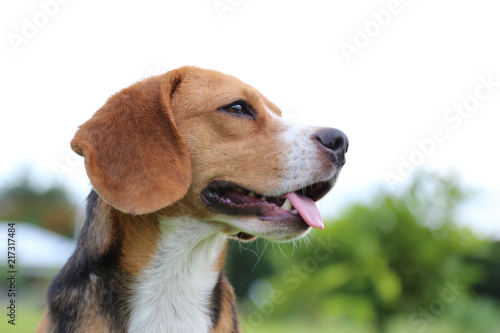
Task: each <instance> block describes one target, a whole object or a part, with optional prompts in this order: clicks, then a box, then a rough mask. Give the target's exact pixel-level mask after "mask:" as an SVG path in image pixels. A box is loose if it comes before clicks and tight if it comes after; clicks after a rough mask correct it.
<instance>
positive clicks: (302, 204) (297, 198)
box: [286, 192, 324, 230]
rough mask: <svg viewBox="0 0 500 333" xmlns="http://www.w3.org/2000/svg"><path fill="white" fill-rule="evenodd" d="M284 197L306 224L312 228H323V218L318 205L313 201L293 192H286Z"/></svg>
mask: <svg viewBox="0 0 500 333" xmlns="http://www.w3.org/2000/svg"><path fill="white" fill-rule="evenodd" d="M286 197H287V198H288V200H290V202H291V203H292V206H293V207H294V208H295V209H296V210H297V212H299V214H300V216H302V218H303V219H304V221H306V223H307V224H309V225H310V226H311V227H313V228H320V229H321V230H323V228H324V225H323V219H321V215H320V214H319V210H318V207H316V204H315V203H314V201H312V200H311V199H309V198H308V197H305V196H303V195H299V194H297V193H294V192H290V193H287V194H286Z"/></svg>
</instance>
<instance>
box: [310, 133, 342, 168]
mask: <svg viewBox="0 0 500 333" xmlns="http://www.w3.org/2000/svg"><path fill="white" fill-rule="evenodd" d="M316 139H317V140H318V141H319V142H320V143H321V144H322V145H323V146H324V147H326V148H327V149H328V150H330V154H331V159H332V161H333V162H334V163H337V165H340V166H343V165H344V164H345V153H347V149H348V148H349V139H348V138H347V135H345V134H344V132H342V131H340V130H338V129H336V128H327V129H324V130H321V131H320V132H319V133H317V134H316Z"/></svg>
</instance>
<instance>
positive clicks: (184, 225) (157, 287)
mask: <svg viewBox="0 0 500 333" xmlns="http://www.w3.org/2000/svg"><path fill="white" fill-rule="evenodd" d="M219 229H220V228H218V227H217V226H215V225H212V224H209V223H206V222H201V221H197V220H190V219H187V218H176V219H167V218H161V219H160V236H159V239H158V244H157V249H156V251H155V253H154V255H153V257H152V259H151V261H150V262H149V264H148V265H147V267H146V269H144V271H143V273H142V274H141V275H140V276H138V277H137V284H136V285H134V286H133V287H132V290H133V291H132V297H131V299H130V306H131V317H130V324H129V331H130V332H139V331H141V332H208V331H209V330H210V328H211V327H212V326H213V325H214V324H215V322H214V320H213V318H212V317H213V316H212V313H211V312H212V303H213V301H214V296H213V293H214V289H215V287H216V285H217V282H218V281H219V275H220V271H221V268H222V267H221V266H222V264H221V262H223V257H222V255H221V254H224V253H225V246H226V243H227V236H226V235H224V234H223V233H222V232H221V230H219Z"/></svg>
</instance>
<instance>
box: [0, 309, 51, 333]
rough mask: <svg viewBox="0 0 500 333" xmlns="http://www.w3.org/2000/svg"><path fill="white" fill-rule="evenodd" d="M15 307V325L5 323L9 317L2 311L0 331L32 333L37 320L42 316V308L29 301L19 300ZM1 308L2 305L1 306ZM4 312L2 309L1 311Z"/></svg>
mask: <svg viewBox="0 0 500 333" xmlns="http://www.w3.org/2000/svg"><path fill="white" fill-rule="evenodd" d="M19 304H20V305H19V306H18V307H17V309H16V321H15V323H16V324H15V325H11V324H9V323H7V320H9V318H8V317H7V316H6V315H5V313H2V316H1V318H2V320H1V322H0V332H2V333H10V332H12V333H33V332H35V329H36V327H37V326H38V322H39V321H40V319H41V318H42V314H43V311H44V309H43V308H42V307H40V306H38V305H33V304H31V303H26V302H20V303H19ZM2 308H3V307H2ZM2 312H4V311H2Z"/></svg>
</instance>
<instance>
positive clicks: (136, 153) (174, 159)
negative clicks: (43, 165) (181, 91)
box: [71, 71, 191, 215]
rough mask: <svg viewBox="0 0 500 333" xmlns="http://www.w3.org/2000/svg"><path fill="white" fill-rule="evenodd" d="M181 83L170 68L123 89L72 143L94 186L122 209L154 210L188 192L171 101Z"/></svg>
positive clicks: (184, 153)
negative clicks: (159, 74) (165, 71)
mask: <svg viewBox="0 0 500 333" xmlns="http://www.w3.org/2000/svg"><path fill="white" fill-rule="evenodd" d="M180 82H181V76H180V73H179V72H177V71H172V72H168V73H166V74H164V75H162V76H156V77H152V78H150V79H147V80H145V81H141V82H138V83H136V84H134V85H132V86H130V87H128V88H125V89H123V90H122V91H120V92H119V93H117V94H115V95H113V96H112V97H111V98H109V100H108V101H107V102H106V104H105V105H104V106H103V107H102V108H101V109H99V110H98V111H97V112H96V113H95V114H94V116H93V117H92V118H91V119H90V120H88V121H87V122H86V123H84V124H83V125H81V126H80V128H79V130H78V131H77V133H76V135H75V137H74V138H73V140H72V141H71V147H72V148H73V150H74V151H75V152H76V153H77V154H79V155H81V156H83V157H84V158H85V168H86V170H87V174H88V176H89V178H90V182H91V183H92V186H93V187H94V189H95V190H96V191H97V193H99V195H100V196H101V197H102V198H103V199H104V200H105V201H106V202H108V203H109V204H110V205H112V206H113V207H115V208H117V209H119V210H121V211H123V212H125V213H129V214H134V215H137V214H146V213H151V212H154V211H157V210H159V209H161V208H164V207H166V206H168V205H170V204H172V203H174V202H175V201H177V200H179V199H180V198H182V197H183V196H184V195H185V194H186V192H187V190H188V187H189V185H190V182H191V162H190V157H189V151H188V148H187V144H186V142H185V140H184V139H183V138H182V136H181V134H180V133H179V130H178V128H177V126H176V124H175V121H174V116H173V112H172V107H171V103H170V102H171V97H172V95H173V94H174V93H175V89H176V88H177V85H178V84H179V83H180Z"/></svg>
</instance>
